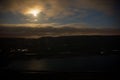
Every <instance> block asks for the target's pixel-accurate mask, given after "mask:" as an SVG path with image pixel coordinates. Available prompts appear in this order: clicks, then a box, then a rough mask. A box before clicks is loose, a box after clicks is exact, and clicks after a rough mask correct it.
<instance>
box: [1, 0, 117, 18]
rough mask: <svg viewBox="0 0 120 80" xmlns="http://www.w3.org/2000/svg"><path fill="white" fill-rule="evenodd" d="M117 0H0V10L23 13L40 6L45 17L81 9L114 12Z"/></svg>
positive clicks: (65, 14)
mask: <svg viewBox="0 0 120 80" xmlns="http://www.w3.org/2000/svg"><path fill="white" fill-rule="evenodd" d="M117 2H118V0H0V10H1V11H12V12H20V13H23V14H24V12H25V11H26V10H27V9H29V8H34V7H37V8H40V9H42V12H43V13H44V14H45V15H46V16H47V17H56V16H57V17H59V16H60V17H61V16H69V15H74V14H75V13H76V12H79V11H81V10H82V9H86V10H87V9H94V10H97V11H102V12H104V13H109V14H111V13H114V12H115V8H114V7H115V5H116V3H117Z"/></svg>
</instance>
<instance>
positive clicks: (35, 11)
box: [27, 9, 41, 17]
mask: <svg viewBox="0 0 120 80" xmlns="http://www.w3.org/2000/svg"><path fill="white" fill-rule="evenodd" d="M40 12H41V10H39V9H30V10H28V11H27V14H31V15H33V16H34V17H37V16H38V14H39V13H40Z"/></svg>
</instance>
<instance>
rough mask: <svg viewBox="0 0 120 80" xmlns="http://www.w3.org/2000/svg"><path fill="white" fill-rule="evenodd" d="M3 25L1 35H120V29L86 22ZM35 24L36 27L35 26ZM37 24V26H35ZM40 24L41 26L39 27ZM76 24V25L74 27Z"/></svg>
mask: <svg viewBox="0 0 120 80" xmlns="http://www.w3.org/2000/svg"><path fill="white" fill-rule="evenodd" d="M13 25H14V24H12V25H10V26H8V25H7V24H6V25H5V24H4V25H1V27H0V37H24V38H39V37H44V36H53V37H54V36H72V35H120V29H113V28H106V29H102V28H89V26H88V25H85V24H78V23H76V24H75V23H74V24H67V25H58V24H55V23H53V24H37V25H32V24H29V25H31V27H27V25H25V24H24V25H22V24H19V25H16V26H15V25H14V27H13ZM33 26H34V27H33ZM35 26H36V27H35ZM38 26H40V27H38ZM73 26H74V27H73Z"/></svg>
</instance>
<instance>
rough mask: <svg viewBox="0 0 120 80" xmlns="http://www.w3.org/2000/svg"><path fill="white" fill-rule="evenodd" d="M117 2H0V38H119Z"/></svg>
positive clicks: (109, 0)
mask: <svg viewBox="0 0 120 80" xmlns="http://www.w3.org/2000/svg"><path fill="white" fill-rule="evenodd" d="M119 14H120V5H119V0H0V37H26V38H38V37H43V36H71V35H120V26H119V20H120V19H119V17H120V16H119Z"/></svg>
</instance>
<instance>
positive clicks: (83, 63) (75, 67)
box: [7, 56, 120, 71]
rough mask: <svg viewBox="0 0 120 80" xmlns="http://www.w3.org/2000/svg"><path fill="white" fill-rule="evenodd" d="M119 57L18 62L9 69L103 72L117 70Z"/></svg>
mask: <svg viewBox="0 0 120 80" xmlns="http://www.w3.org/2000/svg"><path fill="white" fill-rule="evenodd" d="M119 58H120V57H119V56H91V57H73V58H43V59H35V58H34V59H23V60H16V61H13V62H12V63H10V64H9V66H8V67H7V68H9V69H13V70H33V71H51V70H52V71H97V70H98V71H101V70H109V69H112V68H116V70H117V68H118V67H117V65H118V63H120V61H119Z"/></svg>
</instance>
